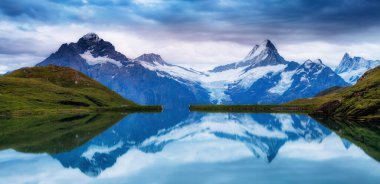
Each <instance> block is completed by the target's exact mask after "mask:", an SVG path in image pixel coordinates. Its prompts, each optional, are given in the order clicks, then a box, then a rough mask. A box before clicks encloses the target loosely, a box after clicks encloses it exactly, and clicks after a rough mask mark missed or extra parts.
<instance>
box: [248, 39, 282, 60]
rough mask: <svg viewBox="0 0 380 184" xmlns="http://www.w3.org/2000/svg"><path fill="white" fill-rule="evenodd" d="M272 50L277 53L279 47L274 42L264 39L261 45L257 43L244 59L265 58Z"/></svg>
mask: <svg viewBox="0 0 380 184" xmlns="http://www.w3.org/2000/svg"><path fill="white" fill-rule="evenodd" d="M271 50H273V51H274V52H276V53H277V49H276V47H275V46H274V45H273V43H272V42H271V41H270V40H264V41H263V42H262V43H261V44H260V45H255V46H254V47H253V48H252V50H251V51H250V52H249V53H248V55H247V56H246V57H245V58H244V60H252V59H256V60H262V59H265V58H266V57H268V54H269V52H270V51H271Z"/></svg>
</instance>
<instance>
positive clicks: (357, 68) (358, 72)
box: [335, 53, 380, 84]
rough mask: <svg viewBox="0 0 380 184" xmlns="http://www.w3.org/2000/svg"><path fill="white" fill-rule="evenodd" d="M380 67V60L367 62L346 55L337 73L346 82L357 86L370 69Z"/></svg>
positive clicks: (360, 58) (336, 70)
mask: <svg viewBox="0 0 380 184" xmlns="http://www.w3.org/2000/svg"><path fill="white" fill-rule="evenodd" d="M379 65H380V60H366V59H364V58H362V57H356V56H355V57H351V56H350V55H349V54H347V53H346V54H344V56H343V58H342V60H341V62H340V64H339V66H338V67H337V68H336V69H335V72H336V73H337V74H338V75H340V76H341V77H342V78H343V79H344V80H345V81H346V82H348V83H350V84H355V83H356V81H357V80H358V79H359V78H360V77H361V76H362V75H363V74H364V73H365V72H366V71H367V70H369V69H372V68H375V67H376V66H379Z"/></svg>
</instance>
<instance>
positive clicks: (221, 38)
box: [0, 0, 380, 73]
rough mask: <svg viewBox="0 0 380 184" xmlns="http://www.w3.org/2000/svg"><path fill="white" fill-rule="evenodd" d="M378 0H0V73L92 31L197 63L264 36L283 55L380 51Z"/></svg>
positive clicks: (328, 59) (221, 57)
mask: <svg viewBox="0 0 380 184" xmlns="http://www.w3.org/2000/svg"><path fill="white" fill-rule="evenodd" d="M379 10H380V1H378V0H334V1H331V0H289V1H284V0H266V1H261V0H260V1H259V0H252V1H247V0H178V1H175V0H166V1H164V0H131V1H122V0H109V1H107V0H66V1H64V0H33V1H30V0H1V1H0V43H1V44H0V73H4V72H6V71H9V70H13V69H16V68H19V67H22V66H32V65H34V64H36V63H38V62H40V61H42V60H43V59H44V58H46V57H47V56H49V55H50V54H51V53H52V52H54V51H56V50H57V49H58V48H59V46H60V45H61V44H63V43H66V42H76V41H77V40H78V39H79V38H80V37H81V36H82V35H84V34H86V33H88V32H95V33H97V34H98V35H99V36H100V37H102V38H103V39H105V40H107V41H110V42H111V43H113V44H114V45H115V47H116V49H117V50H118V51H120V52H122V53H124V54H125V55H126V56H127V57H130V58H135V57H137V56H139V55H141V54H143V53H151V52H153V53H158V54H160V55H161V56H162V57H163V58H164V59H165V60H166V61H168V62H171V63H175V64H179V65H185V66H192V67H195V68H200V69H207V68H209V67H212V66H215V65H219V64H225V63H229V62H234V61H237V60H239V59H242V58H243V57H244V56H245V55H246V54H247V53H248V52H249V50H250V49H251V48H252V47H253V45H254V44H258V43H260V42H262V41H263V40H264V39H270V40H271V41H272V42H273V43H274V44H275V45H276V46H277V49H278V50H279V52H280V54H281V55H282V56H284V57H285V58H286V59H287V60H294V61H297V62H303V61H304V60H306V59H309V58H310V59H317V58H321V59H322V60H323V61H324V63H326V64H328V65H330V66H332V67H335V66H336V65H337V64H338V63H339V61H340V59H341V58H342V56H343V54H344V53H345V52H348V53H350V54H351V55H358V56H363V57H365V58H367V59H380V11H379Z"/></svg>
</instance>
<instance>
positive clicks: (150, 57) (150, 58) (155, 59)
mask: <svg viewBox="0 0 380 184" xmlns="http://www.w3.org/2000/svg"><path fill="white" fill-rule="evenodd" d="M135 60H138V61H147V62H149V63H152V64H155V63H158V64H161V65H168V63H166V62H165V61H164V60H163V59H162V58H161V56H160V55H158V54H154V53H149V54H143V55H141V56H139V57H137V58H136V59H135Z"/></svg>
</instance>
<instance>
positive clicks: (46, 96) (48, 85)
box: [0, 66, 137, 112]
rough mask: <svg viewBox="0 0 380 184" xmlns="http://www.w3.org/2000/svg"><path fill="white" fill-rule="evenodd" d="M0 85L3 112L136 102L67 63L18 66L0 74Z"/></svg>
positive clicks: (81, 107) (118, 105)
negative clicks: (2, 74) (46, 65)
mask: <svg viewBox="0 0 380 184" xmlns="http://www.w3.org/2000/svg"><path fill="white" fill-rule="evenodd" d="M0 86H1V87H0V101H1V104H0V109H1V111H3V112H4V111H34V110H47V111H49V110H57V109H78V110H80V109H89V108H99V107H120V106H122V105H129V106H134V105H137V104H135V103H134V102H132V101H129V100H125V99H124V98H123V97H121V96H120V95H118V94H117V93H115V92H113V91H111V90H109V89H108V88H106V87H105V86H103V85H101V84H100V83H98V82H96V81H94V80H92V79H91V78H89V77H87V76H86V75H84V74H82V73H80V72H77V71H75V70H72V69H70V68H67V67H58V66H48V67H31V68H21V69H19V70H16V71H14V72H12V73H9V74H7V75H5V76H2V77H0Z"/></svg>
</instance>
